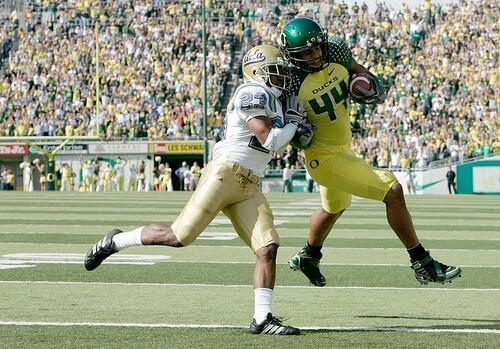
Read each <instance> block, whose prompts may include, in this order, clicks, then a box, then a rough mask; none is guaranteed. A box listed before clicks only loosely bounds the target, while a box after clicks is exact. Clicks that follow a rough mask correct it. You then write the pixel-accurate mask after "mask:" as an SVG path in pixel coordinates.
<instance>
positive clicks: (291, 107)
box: [285, 96, 307, 126]
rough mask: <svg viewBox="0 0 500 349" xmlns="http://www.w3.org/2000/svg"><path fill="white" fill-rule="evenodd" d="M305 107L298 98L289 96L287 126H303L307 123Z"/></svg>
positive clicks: (286, 106)
mask: <svg viewBox="0 0 500 349" xmlns="http://www.w3.org/2000/svg"><path fill="white" fill-rule="evenodd" d="M306 116H307V114H306V112H305V111H304V106H303V105H302V103H301V102H300V101H299V98H298V97H297V96H289V97H287V99H286V103H285V124H295V125H297V126H298V125H301V124H302V123H304V122H305V121H306Z"/></svg>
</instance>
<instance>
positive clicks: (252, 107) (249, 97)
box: [232, 83, 276, 121]
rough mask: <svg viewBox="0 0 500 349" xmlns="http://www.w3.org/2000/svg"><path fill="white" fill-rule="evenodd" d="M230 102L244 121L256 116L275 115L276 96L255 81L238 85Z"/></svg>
mask: <svg viewBox="0 0 500 349" xmlns="http://www.w3.org/2000/svg"><path fill="white" fill-rule="evenodd" d="M232 103H233V105H234V108H235V109H236V110H238V111H239V112H240V113H241V114H242V115H243V118H244V119H245V121H248V120H250V119H251V118H253V117H256V116H268V117H269V118H270V119H272V118H274V117H275V116H276V97H275V96H274V95H273V94H272V93H270V92H269V91H267V90H266V89H265V87H264V86H261V85H259V84H256V83H245V84H243V85H241V86H240V87H238V89H237V90H236V92H235V94H234V97H233V101H232Z"/></svg>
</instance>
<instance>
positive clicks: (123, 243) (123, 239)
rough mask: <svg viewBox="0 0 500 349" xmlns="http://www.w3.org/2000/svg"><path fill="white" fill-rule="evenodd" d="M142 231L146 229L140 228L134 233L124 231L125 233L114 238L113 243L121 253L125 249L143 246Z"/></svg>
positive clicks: (133, 231)
mask: <svg viewBox="0 0 500 349" xmlns="http://www.w3.org/2000/svg"><path fill="white" fill-rule="evenodd" d="M142 229H144V227H139V228H137V229H134V230H132V231H124V232H123V233H120V234H116V235H115V236H113V243H114V244H115V247H116V249H117V250H118V251H121V250H123V249H124V248H125V247H130V246H141V245H142V241H141V236H142Z"/></svg>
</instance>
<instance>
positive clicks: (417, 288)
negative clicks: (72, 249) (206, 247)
mask: <svg viewBox="0 0 500 349" xmlns="http://www.w3.org/2000/svg"><path fill="white" fill-rule="evenodd" d="M2 284H6V285H8V284H23V285H27V284H43V285H87V286H94V285H95V286H103V285H105V286H153V287H159V286H162V287H209V288H216V287H222V288H251V287H253V286H252V285H221V284H171V283H149V282H83V281H31V280H0V285H2ZM275 288H284V289H313V290H318V291H320V290H328V289H330V290H391V291H394V290H396V291H428V292H434V291H435V292H499V291H500V288H431V287H429V288H428V287H425V286H422V287H368V286H325V287H315V286H298V285H297V286H275Z"/></svg>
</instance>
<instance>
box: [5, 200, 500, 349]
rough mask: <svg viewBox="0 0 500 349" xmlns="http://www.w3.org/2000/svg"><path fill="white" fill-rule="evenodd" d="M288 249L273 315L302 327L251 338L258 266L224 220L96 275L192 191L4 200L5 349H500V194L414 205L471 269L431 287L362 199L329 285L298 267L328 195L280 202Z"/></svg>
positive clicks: (423, 223) (328, 255)
mask: <svg viewBox="0 0 500 349" xmlns="http://www.w3.org/2000/svg"><path fill="white" fill-rule="evenodd" d="M268 198H269V201H270V203H271V206H272V208H273V211H274V214H275V220H276V223H277V228H278V231H279V233H280V235H281V243H282V246H281V247H280V250H279V254H278V264H279V265H278V275H277V282H276V284H277V286H276V289H275V292H274V297H273V310H274V313H275V314H277V315H281V316H284V317H286V318H288V320H287V321H286V323H288V324H291V325H294V326H298V327H300V328H302V329H303V335H301V336H299V337H293V338H287V337H279V336H253V335H249V334H246V333H245V329H246V327H247V326H248V325H249V323H250V321H251V317H252V314H253V291H252V286H251V283H252V270H253V262H254V256H253V254H252V252H251V251H250V249H248V248H247V247H246V246H245V245H244V244H243V243H242V241H241V240H239V238H238V237H237V236H236V235H235V234H234V230H233V229H232V226H231V225H230V224H229V222H228V220H227V219H225V217H224V216H222V215H221V216H219V217H217V218H216V220H215V221H214V222H213V223H212V224H211V225H210V226H209V228H208V229H207V230H206V232H205V233H203V234H202V236H201V237H200V239H199V240H197V241H196V242H195V243H194V244H193V245H192V246H189V247H187V248H183V249H173V248H167V247H156V246H155V247H140V248H139V247H134V248H130V249H127V250H124V251H122V252H120V253H118V254H116V255H114V256H112V257H111V258H110V259H109V260H108V261H106V262H105V263H104V264H103V265H102V266H101V267H99V268H98V269H97V270H95V271H93V272H87V271H86V270H85V269H84V268H83V265H82V261H83V256H84V254H85V252H86V251H87V249H88V248H89V247H90V245H91V244H93V243H94V242H96V241H97V240H99V239H100V238H101V237H102V236H103V234H104V233H105V232H107V231H108V230H110V229H111V228H114V227H120V228H122V229H127V230H129V229H132V228H135V227H138V226H141V225H145V224H148V223H150V222H171V221H172V220H173V219H174V218H175V216H176V215H177V214H178V213H179V212H180V209H181V208H182V206H183V205H184V203H185V202H186V201H187V199H188V194H185V193H127V194H126V193H106V194H104V193H96V194H86V193H83V194H64V193H45V194H41V193H36V194H34V193H31V194H30V193H6V192H1V193H0V295H1V296H0V348H252V347H265V348H500V198H499V197H493V196H453V197H449V196H413V197H408V198H407V202H408V206H409V208H410V211H411V212H412V215H413V219H414V223H415V226H416V228H417V231H418V234H419V237H420V238H421V240H422V242H423V244H424V246H425V247H426V248H428V249H430V250H431V251H432V254H433V256H434V257H435V258H436V259H438V260H440V261H442V262H445V263H448V264H453V265H460V266H462V267H463V277H462V278H460V279H458V280H457V281H455V282H453V283H452V284H446V285H441V284H437V285H427V286H421V285H420V284H418V283H417V281H416V280H415V279H414V276H413V272H412V270H411V269H410V268H409V261H408V255H407V253H406V252H405V250H404V249H403V247H402V245H401V243H400V242H399V240H398V239H397V238H396V236H395V234H394V233H393V232H392V231H391V230H390V228H389V226H388V224H387V222H386V219H385V207H384V205H383V204H381V203H378V202H371V201H367V200H361V199H355V200H354V201H353V205H352V208H351V209H350V210H348V211H347V212H346V213H345V215H344V216H343V217H342V218H341V219H340V221H339V222H338V224H337V225H336V227H335V229H334V231H333V232H332V234H331V236H330V237H329V238H328V239H327V241H326V244H325V247H324V249H323V253H324V258H323V260H322V271H323V273H324V274H325V276H326V277H327V280H328V285H327V287H324V288H315V287H312V286H310V285H309V284H308V281H307V279H306V278H305V277H304V276H303V275H302V274H301V273H300V272H292V271H291V270H290V269H289V268H288V265H287V260H288V258H289V257H290V256H291V255H292V254H294V253H295V252H296V251H298V250H299V249H300V248H301V247H302V246H303V244H304V242H305V238H306V232H307V226H308V221H309V216H310V214H311V213H312V212H313V211H314V209H316V208H318V207H319V206H320V200H319V195H318V194H303V193H297V194H286V195H285V194H269V195H268Z"/></svg>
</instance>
